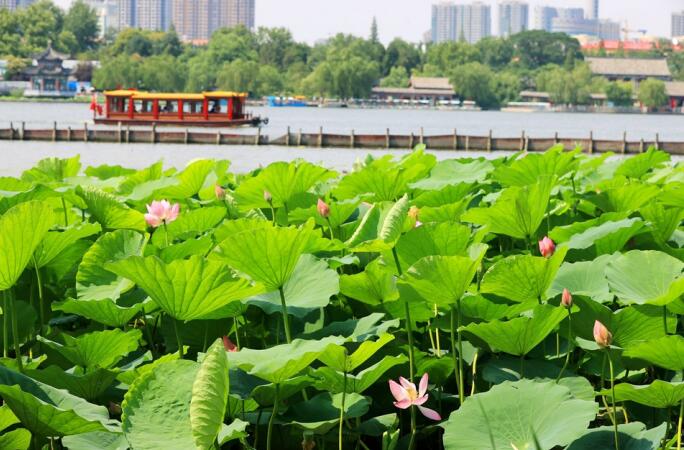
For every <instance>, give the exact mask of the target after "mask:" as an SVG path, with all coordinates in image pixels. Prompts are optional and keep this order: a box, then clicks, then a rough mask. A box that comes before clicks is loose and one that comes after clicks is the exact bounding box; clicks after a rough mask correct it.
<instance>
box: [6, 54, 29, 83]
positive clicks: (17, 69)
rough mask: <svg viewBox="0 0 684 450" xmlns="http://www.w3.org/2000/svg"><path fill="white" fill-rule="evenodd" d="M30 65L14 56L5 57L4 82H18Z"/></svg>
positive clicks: (27, 61)
mask: <svg viewBox="0 0 684 450" xmlns="http://www.w3.org/2000/svg"><path fill="white" fill-rule="evenodd" d="M30 64H31V61H30V60H28V59H23V58H17V57H16V56H8V57H7V69H6V70H5V75H4V79H5V80H20V79H21V74H22V72H23V71H24V69H26V67H28V66H29V65H30Z"/></svg>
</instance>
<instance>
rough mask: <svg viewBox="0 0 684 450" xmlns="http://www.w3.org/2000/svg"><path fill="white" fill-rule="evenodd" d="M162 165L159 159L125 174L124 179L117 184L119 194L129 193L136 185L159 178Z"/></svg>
mask: <svg viewBox="0 0 684 450" xmlns="http://www.w3.org/2000/svg"><path fill="white" fill-rule="evenodd" d="M163 169H164V167H163V164H162V162H161V161H157V162H156V163H154V164H152V165H151V166H148V167H146V168H144V169H141V170H138V171H137V172H134V173H132V174H130V175H127V176H126V179H125V180H124V181H123V182H122V183H121V185H119V192H120V193H121V194H130V193H131V192H133V189H135V187H136V186H138V185H140V184H142V183H145V182H147V181H151V180H157V179H159V178H161V176H162V171H163Z"/></svg>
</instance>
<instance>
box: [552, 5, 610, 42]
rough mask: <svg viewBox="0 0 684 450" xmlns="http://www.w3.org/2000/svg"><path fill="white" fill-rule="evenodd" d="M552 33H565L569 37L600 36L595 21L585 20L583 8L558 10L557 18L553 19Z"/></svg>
mask: <svg viewBox="0 0 684 450" xmlns="http://www.w3.org/2000/svg"><path fill="white" fill-rule="evenodd" d="M548 31H551V32H552V33H565V34H569V35H571V36H572V35H579V34H586V35H589V36H596V35H597V34H598V30H597V24H596V21H595V20H585V18H584V10H583V9H582V8H556V17H554V18H553V19H551V29H550V30H548Z"/></svg>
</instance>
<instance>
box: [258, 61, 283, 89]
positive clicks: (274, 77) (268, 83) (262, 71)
mask: <svg viewBox="0 0 684 450" xmlns="http://www.w3.org/2000/svg"><path fill="white" fill-rule="evenodd" d="M284 88H285V84H284V82H283V77H282V75H281V74H280V70H278V68H277V67H274V66H263V65H262V66H261V67H260V68H259V75H258V76H257V91H256V96H257V97H263V96H265V95H278V94H280V93H282V92H283V89H284Z"/></svg>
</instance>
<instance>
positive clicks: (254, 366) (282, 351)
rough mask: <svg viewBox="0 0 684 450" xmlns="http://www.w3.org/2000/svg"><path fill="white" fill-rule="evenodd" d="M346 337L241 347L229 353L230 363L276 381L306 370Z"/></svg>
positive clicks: (278, 381)
mask: <svg viewBox="0 0 684 450" xmlns="http://www.w3.org/2000/svg"><path fill="white" fill-rule="evenodd" d="M342 342H344V338H341V337H334V336H331V337H327V338H324V339H320V340H317V341H308V340H302V339H295V340H293V341H292V342H291V343H289V344H283V345H276V346H274V347H270V348H267V349H264V350H252V349H242V350H240V351H239V352H235V353H230V354H229V355H228V362H229V363H230V365H231V367H238V368H240V369H242V370H244V371H245V372H247V373H248V374H250V375H254V376H257V377H259V378H261V379H263V380H266V381H269V382H271V383H274V384H277V383H282V382H283V381H285V380H288V379H290V378H292V377H294V376H295V375H297V374H298V373H299V372H301V371H302V370H304V369H305V368H306V367H308V366H309V364H311V363H312V362H313V361H315V360H316V359H317V358H318V357H319V356H320V355H321V353H323V352H324V351H326V349H327V348H328V347H329V346H330V345H332V344H338V345H339V344H341V343H342Z"/></svg>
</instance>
